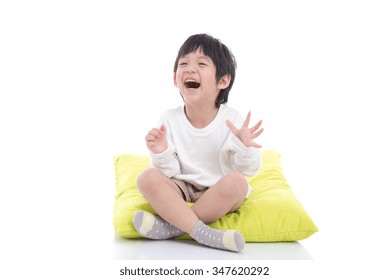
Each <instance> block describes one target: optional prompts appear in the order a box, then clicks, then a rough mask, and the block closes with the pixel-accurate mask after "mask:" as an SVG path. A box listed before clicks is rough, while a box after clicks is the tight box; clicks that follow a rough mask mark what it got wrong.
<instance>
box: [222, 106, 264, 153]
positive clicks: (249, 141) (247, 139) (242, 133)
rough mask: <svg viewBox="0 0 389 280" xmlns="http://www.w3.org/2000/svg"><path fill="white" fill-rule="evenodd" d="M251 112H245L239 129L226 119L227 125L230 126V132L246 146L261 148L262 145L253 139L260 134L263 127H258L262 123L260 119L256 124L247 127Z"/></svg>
mask: <svg viewBox="0 0 389 280" xmlns="http://www.w3.org/2000/svg"><path fill="white" fill-rule="evenodd" d="M250 117H251V112H249V113H248V114H247V117H246V119H245V121H244V123H243V125H242V127H241V128H240V129H238V128H236V127H235V125H234V124H233V123H232V122H231V121H229V120H227V126H228V127H229V128H230V130H231V132H232V133H233V134H234V135H235V136H236V137H237V138H238V139H239V140H240V141H241V142H242V143H243V144H244V145H245V146H247V147H255V148H261V147H262V146H261V145H259V144H257V143H255V142H254V141H253V139H255V138H257V137H258V136H259V135H261V134H262V132H263V128H261V129H259V128H260V127H261V125H262V120H260V121H259V122H258V123H257V124H256V125H254V126H253V127H251V128H249V123H250Z"/></svg>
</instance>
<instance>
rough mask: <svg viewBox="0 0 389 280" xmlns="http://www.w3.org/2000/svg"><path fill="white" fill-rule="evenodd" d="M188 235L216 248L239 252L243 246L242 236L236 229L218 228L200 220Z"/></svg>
mask: <svg viewBox="0 0 389 280" xmlns="http://www.w3.org/2000/svg"><path fill="white" fill-rule="evenodd" d="M189 235H190V236H191V237H192V238H193V239H194V240H196V241H197V242H199V243H201V244H203V245H206V246H210V247H213V248H217V249H223V250H229V251H234V252H240V251H242V250H243V248H244V246H245V241H244V238H243V236H242V235H241V234H240V233H239V232H237V231H236V230H225V231H223V230H218V229H215V228H211V227H210V226H207V225H206V224H204V223H203V222H202V221H200V220H199V221H198V222H197V224H196V225H195V226H194V228H193V230H192V231H191V233H190V234H189Z"/></svg>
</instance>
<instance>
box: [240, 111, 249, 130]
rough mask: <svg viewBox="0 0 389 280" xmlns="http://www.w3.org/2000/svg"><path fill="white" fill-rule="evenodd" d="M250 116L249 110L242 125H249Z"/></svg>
mask: <svg viewBox="0 0 389 280" xmlns="http://www.w3.org/2000/svg"><path fill="white" fill-rule="evenodd" d="M250 118H251V111H249V112H248V114H247V116H246V119H245V120H244V123H243V126H242V127H249V123H250Z"/></svg>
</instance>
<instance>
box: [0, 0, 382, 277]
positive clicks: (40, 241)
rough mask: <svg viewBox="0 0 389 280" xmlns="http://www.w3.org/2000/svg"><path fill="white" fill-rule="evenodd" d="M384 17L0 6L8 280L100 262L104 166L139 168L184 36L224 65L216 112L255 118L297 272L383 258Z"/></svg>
mask: <svg viewBox="0 0 389 280" xmlns="http://www.w3.org/2000/svg"><path fill="white" fill-rule="evenodd" d="M388 14H389V10H388V7H387V5H386V4H385V1H374V0H373V1H343V0H337V1H239V2H238V1H229V0H224V1H203V0H198V1H195V2H184V1H151V0H150V1H2V2H1V4H0V40H1V43H0V130H1V136H0V187H1V193H0V217H1V223H2V227H1V228H2V230H1V231H0V235H1V239H0V242H1V244H0V245H1V253H0V254H1V257H2V258H4V260H5V261H6V267H7V268H9V271H11V272H10V273H12V271H15V270H16V268H18V265H19V264H20V262H21V260H26V261H22V265H23V267H25V270H22V271H24V272H26V273H28V275H33V274H41V273H43V272H42V265H43V266H47V267H46V269H45V270H46V271H51V272H53V271H58V270H57V269H58V267H62V268H63V266H62V265H63V264H64V263H66V262H67V261H69V260H72V261H73V262H74V260H84V261H85V260H99V261H101V260H107V261H108V260H110V258H111V255H110V254H111V248H110V246H111V243H112V240H113V235H114V232H113V226H112V216H113V203H114V188H115V182H114V173H113V172H114V169H113V158H114V156H116V155H119V154H124V153H139V154H144V153H147V151H146V149H145V146H144V135H145V134H146V133H147V131H148V130H149V129H150V128H151V127H153V126H154V124H155V123H156V121H157V120H158V118H159V116H160V114H161V113H162V112H163V111H164V110H166V109H168V108H171V107H175V106H178V105H181V104H182V100H181V97H180V96H179V93H178V91H177V90H176V88H175V87H174V86H173V64H174V60H175V57H176V54H177V51H178V49H179V47H180V46H181V44H182V43H183V42H184V41H185V40H186V38H187V37H188V36H190V35H192V34H195V33H209V34H211V35H213V36H214V37H216V38H219V39H221V41H222V42H223V43H225V44H226V45H227V46H228V47H229V48H230V49H231V50H232V52H233V53H234V55H235V56H236V58H237V62H238V70H237V77H236V83H235V85H234V87H233V89H232V91H231V92H230V100H229V105H231V106H233V107H235V108H237V109H239V110H240V111H241V112H242V114H244V115H245V114H246V112H247V111H248V110H251V111H252V114H253V118H254V119H255V120H257V119H263V121H264V127H265V132H264V134H263V135H262V136H261V139H259V142H260V143H261V144H262V145H263V148H264V149H273V150H276V151H278V152H279V153H280V154H281V156H282V164H283V168H284V171H285V176H286V177H287V179H288V181H289V184H290V185H291V187H292V188H293V190H294V193H295V194H296V196H297V197H298V199H299V200H300V202H301V203H302V204H303V205H304V207H305V209H306V210H307V212H308V213H309V214H310V215H311V217H312V218H313V220H314V221H315V223H316V224H317V226H318V228H319V232H318V233H317V234H315V235H314V236H312V237H310V238H309V239H307V240H305V241H302V242H301V244H302V245H303V246H304V247H305V248H306V249H307V250H308V251H309V252H310V253H311V255H312V257H313V258H314V259H317V260H320V259H329V260H364V259H369V260H372V259H373V260H374V259H379V260H382V259H388V258H389V253H388V250H389V247H388V245H387V242H386V240H387V236H388V235H389V229H388V222H387V220H388V219H387V217H386V216H387V214H388V213H389V207H388V203H387V201H388V192H387V188H388V187H389V183H388V178H387V177H388V176H387V174H388V157H389V148H388V142H389V137H388V132H387V130H388V126H387V120H388V119H389V113H388V110H387V104H388V101H387V97H386V96H387V95H388V93H389V81H388V78H389V67H388V65H389V52H388V49H389V39H388V34H389V28H388V26H389V20H388ZM2 263H3V264H4V262H2ZM81 263H82V262H81ZM77 265H79V266H80V267H81V268H80V269H82V268H85V267H82V264H79V263H78V262H77ZM19 273H22V272H19ZM12 275H13V276H15V278H16V279H18V278H17V277H16V276H17V275H15V274H12ZM8 279H10V278H8Z"/></svg>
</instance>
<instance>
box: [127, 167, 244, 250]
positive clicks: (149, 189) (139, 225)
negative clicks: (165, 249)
mask: <svg viewBox="0 0 389 280" xmlns="http://www.w3.org/2000/svg"><path fill="white" fill-rule="evenodd" d="M138 188H139V190H140V191H141V193H142V194H143V195H144V196H145V197H146V199H147V200H148V201H149V203H150V204H151V206H152V208H153V209H154V211H155V212H156V213H157V214H158V215H159V216H154V215H151V214H150V213H147V212H143V211H141V212H137V213H136V214H135V216H134V225H135V228H136V229H137V231H138V232H139V233H140V234H141V235H142V236H145V237H148V238H153V239H166V238H173V237H176V236H179V235H181V234H183V233H184V232H187V233H189V234H190V236H191V237H192V238H194V239H195V240H196V241H198V242H199V243H202V244H205V245H208V246H211V247H215V248H220V249H225V250H231V251H241V250H242V249H243V247H244V239H243V237H242V236H241V235H240V233H238V232H236V231H234V230H228V231H221V230H217V229H212V228H210V227H208V226H207V225H206V224H209V223H211V222H213V221H216V220H217V219H219V218H221V217H222V216H224V215H225V214H227V213H229V212H233V211H235V210H236V209H238V208H239V206H240V205H241V204H242V203H243V201H244V199H245V197H246V194H247V189H248V184H247V181H246V178H245V177H244V176H243V175H242V174H240V173H239V172H234V171H233V172H230V173H228V174H227V175H226V176H225V177H223V178H221V179H220V180H219V181H218V182H217V183H216V184H215V185H214V186H213V187H212V188H210V189H209V190H207V191H206V192H205V193H204V194H203V195H202V196H201V197H200V198H199V199H198V200H197V201H196V203H194V204H193V205H192V207H189V206H188V205H187V203H186V202H185V201H184V199H183V196H182V192H181V190H180V189H179V188H178V186H177V185H176V184H175V183H174V182H173V181H172V180H170V179H169V178H167V177H166V176H165V175H164V174H163V173H161V172H160V171H159V170H158V169H155V168H150V169H147V170H146V171H144V172H143V173H142V174H141V175H140V176H139V178H138Z"/></svg>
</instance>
